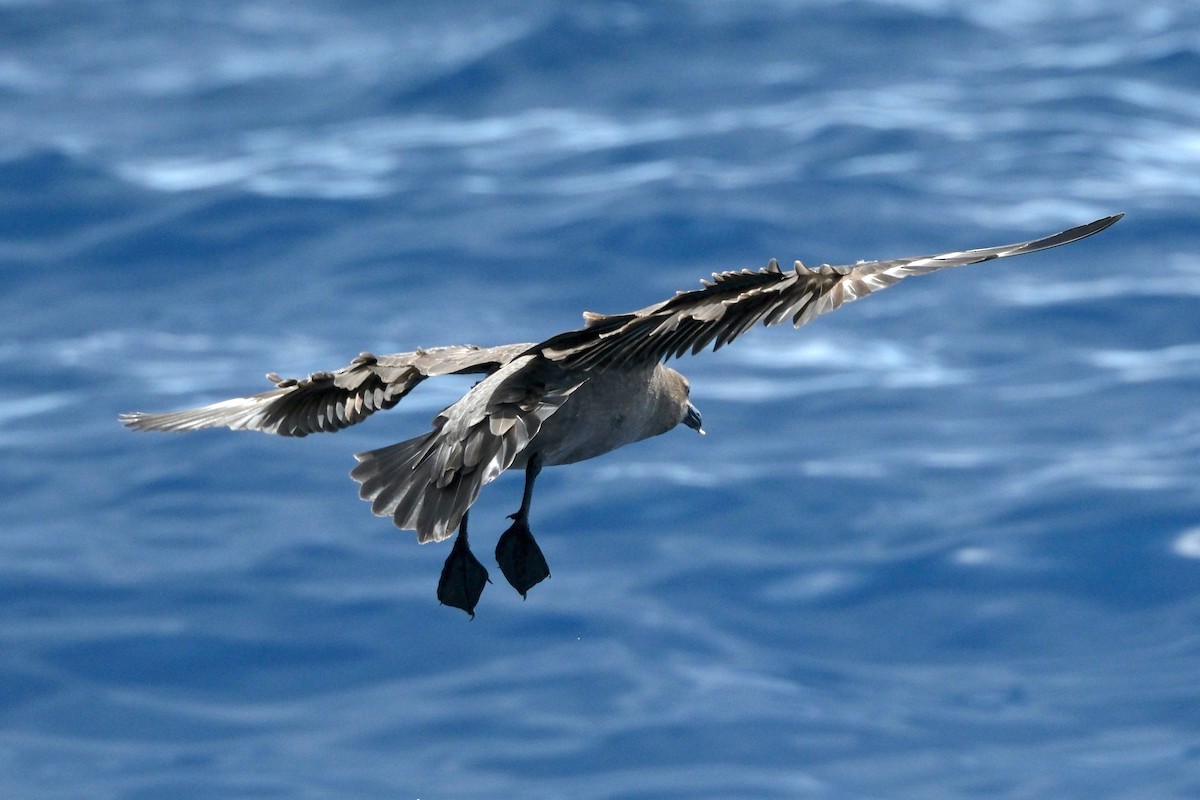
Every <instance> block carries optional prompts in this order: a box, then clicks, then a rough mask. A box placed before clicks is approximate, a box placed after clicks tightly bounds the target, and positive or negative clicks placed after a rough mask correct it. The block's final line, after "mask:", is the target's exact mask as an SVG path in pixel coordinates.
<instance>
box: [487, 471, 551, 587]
mask: <svg viewBox="0 0 1200 800" xmlns="http://www.w3.org/2000/svg"><path fill="white" fill-rule="evenodd" d="M541 471H542V456H541V454H540V453H534V454H533V455H532V456H530V457H529V463H527V464H526V465H525V494H524V496H523V497H522V498H521V507H520V508H519V509H517V513H515V514H513V515H512V516H511V517H509V519H511V520H516V521H515V522H513V524H512V527H511V528H509V529H508V530H506V531H505V532H504V533H502V534H500V541H498V542H496V562H497V563H499V564H500V571H501V572H503V573H504V577H506V578H508V582H509V583H511V584H512V585H513V588H514V589H516V590H517V591H518V592H520V593H521V597H524V596H525V593H526V592H528V591H529V590H530V589H532V588H533V587H534V586H537V585H538V584H539V583H541V582H542V581H543V580H545V579H546V578H549V577H550V567H548V566H547V565H546V557H545V556H543V555H542V548H540V547H538V543H537V542H535V541H534V540H533V534H532V533H530V532H529V503H530V501H531V500H533V484H534V481H536V480H537V476H538V473H539V472H541Z"/></svg>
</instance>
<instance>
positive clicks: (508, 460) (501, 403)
mask: <svg viewBox="0 0 1200 800" xmlns="http://www.w3.org/2000/svg"><path fill="white" fill-rule="evenodd" d="M586 380H587V377H586V375H583V374H579V375H575V376H570V375H567V374H566V373H564V371H563V370H562V369H561V368H560V367H559V366H558V365H557V364H554V363H553V362H549V361H546V360H545V359H543V358H540V357H538V356H524V357H522V358H519V359H516V360H514V361H512V362H510V363H509V364H507V365H506V366H505V367H503V368H502V369H501V370H499V371H498V372H496V373H494V374H492V375H490V376H488V377H487V378H485V379H484V380H482V381H480V382H479V383H478V384H476V385H475V386H474V387H473V388H472V389H471V390H470V391H469V392H467V393H466V394H465V395H463V397H462V398H461V399H460V400H459V401H458V402H456V403H454V404H453V405H451V406H450V407H449V408H447V409H445V410H444V411H442V412H441V413H440V414H438V415H437V416H436V417H435V418H434V420H433V430H432V431H430V432H429V433H426V434H424V435H422V436H418V437H416V438H415V439H409V440H408V441H404V442H400V443H399V444H393V445H389V446H387V447H382V448H380V449H378V450H371V451H369V452H366V453H358V454H357V455H355V458H357V459H358V461H359V464H358V466H357V467H355V468H354V469H353V470H352V471H351V472H350V476H351V477H352V478H354V480H356V481H358V482H359V483H360V484H362V486H361V488H360V491H359V496H360V497H362V498H363V499H364V500H370V501H371V510H372V511H373V512H374V513H375V514H378V515H379V516H390V517H391V518H392V519H393V521H394V522H395V523H396V526H397V527H399V528H402V529H405V530H408V529H412V530H415V531H416V532H417V540H418V541H420V542H422V543H424V542H431V541H432V542H439V541H441V540H442V539H445V538H446V537H448V536H449V535H450V534H451V533H453V532H454V529H455V528H457V527H458V524H459V522H460V521H461V520H462V517H463V514H465V513H466V512H467V509H468V508H470V507H471V504H472V503H474V502H475V498H476V497H478V496H479V490H480V489H482V488H483V486H484V485H485V484H487V483H489V482H491V481H492V480H494V479H495V478H496V477H497V476H498V475H500V473H502V472H503V471H504V470H506V469H508V468H509V467H510V466H512V464H513V462H514V461H516V460H517V458H518V456H520V454H521V452H522V451H523V450H524V449H525V447H526V446H527V445H528V444H529V442H530V440H532V439H533V437H534V436H536V435H537V433H538V431H539V430H540V429H541V427H542V423H544V422H545V421H546V420H547V419H549V418H550V416H551V415H553V414H554V413H555V412H556V411H558V409H559V408H561V407H562V405H563V403H565V402H566V401H567V399H568V398H569V397H570V396H571V394H572V393H573V392H574V391H575V390H576V389H578V388H579V386H580V385H581V384H582V383H583V382H584V381H586Z"/></svg>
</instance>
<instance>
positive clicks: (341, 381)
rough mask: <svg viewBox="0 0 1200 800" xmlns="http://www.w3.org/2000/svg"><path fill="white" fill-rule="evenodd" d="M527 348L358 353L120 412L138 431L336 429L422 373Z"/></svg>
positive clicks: (488, 366) (491, 360)
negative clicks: (303, 374) (323, 365)
mask: <svg viewBox="0 0 1200 800" xmlns="http://www.w3.org/2000/svg"><path fill="white" fill-rule="evenodd" d="M529 347H530V345H528V344H510V345H502V346H500V347H487V348H482V347H476V346H474V345H452V346H449V347H434V348H430V349H428V350H417V351H416V352H414V353H397V354H395V355H390V356H374V355H371V354H370V353H363V354H362V355H360V356H359V357H358V358H356V359H354V360H353V361H352V362H350V364H349V365H348V366H345V367H342V368H341V369H339V370H337V371H336V372H314V373H313V374H311V375H309V376H308V377H307V378H301V379H299V380H296V379H294V378H288V379H286V380H285V379H281V378H279V376H277V375H268V376H267V378H268V379H269V380H271V381H273V382H274V383H275V388H274V389H272V390H271V391H268V392H263V393H262V394H256V395H251V396H250V397H237V398H234V399H232V400H224V401H222V402H220V403H213V404H212V405H208V406H203V407H201V408H191V409H187V410H185V411H175V412H169V413H166V414H145V413H142V412H140V411H136V412H133V413H130V414H122V415H121V417H120V419H121V422H122V423H124V424H125V425H126V426H127V427H129V428H135V429H137V430H143V431H192V430H197V429H200V428H232V429H234V430H251V431H262V432H263V433H274V434H278V435H280V436H307V435H308V434H310V433H318V432H324V431H337V430H341V429H342V428H345V427H348V426H350V425H354V424H356V423H358V422H362V421H363V420H364V419H366V418H367V417H368V416H370V415H371V414H373V413H374V412H376V411H382V410H384V409H388V408H391V407H392V406H394V405H396V403H398V402H400V400H401V399H402V398H403V397H404V396H405V395H407V394H408V393H409V392H411V391H412V390H413V388H414V387H415V386H416V385H417V384H418V383H420V382H421V381H423V380H425V379H426V378H430V377H434V376H437V375H464V374H469V373H484V374H490V373H492V372H495V371H496V370H498V369H499V368H500V367H502V366H503V365H505V364H507V363H508V362H509V361H511V360H512V359H513V358H515V357H516V356H518V355H520V354H521V353H522V352H524V351H526V350H528V349H529Z"/></svg>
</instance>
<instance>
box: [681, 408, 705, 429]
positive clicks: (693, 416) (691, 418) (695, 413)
mask: <svg viewBox="0 0 1200 800" xmlns="http://www.w3.org/2000/svg"><path fill="white" fill-rule="evenodd" d="M683 424H684V425H687V426H688V427H689V428H691V429H692V430H694V431H696V432H697V433H699V434H700V435H701V436H703V435H704V428H701V427H700V425H701V424H702V423H701V419H700V411H699V409H697V408H696V407H695V406H694V405H692V404H691V403H688V405H687V414H686V415H685V416H684V418H683Z"/></svg>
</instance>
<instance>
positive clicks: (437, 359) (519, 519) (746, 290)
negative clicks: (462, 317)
mask: <svg viewBox="0 0 1200 800" xmlns="http://www.w3.org/2000/svg"><path fill="white" fill-rule="evenodd" d="M1122 216H1123V215H1122V214H1115V215H1113V216H1109V217H1104V218H1103V219H1098V220H1096V221H1095V222H1090V223H1088V224H1087V225H1081V226H1079V227H1077V228H1071V229H1070V230H1067V231H1063V232H1062V233H1056V234H1054V235H1052V236H1046V237H1043V238H1040V239H1034V240H1031V241H1027V242H1019V243H1016V244H1009V245H1001V246H999V247H985V248H980V249H976V250H964V251H960V252H954V253H943V254H942V255H934V256H919V257H916V258H898V259H891V260H888V261H860V262H859V263H857V264H852V265H847V266H830V265H822V266H819V267H815V268H809V267H806V266H804V265H803V264H801V263H800V262H799V261H797V262H796V263H795V264H794V266H793V267H792V268H791V269H786V270H785V269H782V268H780V266H779V264H778V263H777V262H776V261H775V260H774V259H772V260H771V261H770V263H769V264H767V266H766V267H764V268H763V269H760V270H757V271H751V270H741V271H731V272H720V273H715V274H714V275H713V277H712V279H711V280H706V281H703V282H702V287H701V288H700V289H696V290H694V291H690V292H678V293H677V294H676V295H675V296H674V297H671V298H669V299H667V300H664V301H662V302H661V303H656V304H654V305H652V306H647V307H646V308H643V309H641V310H640V311H633V312H630V313H628V314H594V313H591V312H586V313H585V314H584V327H582V328H578V329H576V330H572V331H567V332H565V333H560V334H558V335H557V336H552V337H550V338H549V339H546V340H545V341H542V342H536V343H520V344H508V345H500V346H498V347H476V346H474V345H451V346H448V347H434V348H430V349H427V350H426V349H419V350H416V351H415V352H411V353H398V354H395V355H387V356H375V355H372V354H370V353H363V354H361V355H359V356H358V357H357V358H355V359H354V360H353V361H351V362H350V364H349V365H348V366H345V367H343V368H341V369H339V370H336V371H334V372H314V373H313V374H311V375H309V376H308V377H307V378H303V379H299V380H296V379H287V380H283V379H280V378H279V376H277V375H274V374H271V375H268V376H267V378H268V379H269V380H271V381H272V382H273V383H274V384H275V388H274V389H271V390H270V391H267V392H263V393H261V394H256V395H251V396H250V397H239V398H235V399H233V400H225V401H223V402H220V403H214V404H212V405H208V406H204V407H202V408H194V409H188V410H186V411H176V412H171V413H165V414H146V413H142V412H134V413H130V414H122V415H121V417H120V419H121V422H123V423H124V424H125V425H126V426H128V427H130V428H135V429H137V430H144V431H191V430H197V429H199V428H222V427H224V428H232V429H234V430H255V431H262V432H264V433H273V434H278V435H280V436H307V435H308V434H310V433H318V432H326V431H337V430H341V429H342V428H345V427H347V426H350V425H354V424H356V423H358V422H361V421H362V420H364V419H366V418H367V417H368V416H370V415H371V414H372V413H374V412H376V411H382V410H384V409H388V408H391V407H392V406H394V405H396V404H397V403H398V402H400V400H401V399H403V398H404V396H405V395H407V394H408V393H409V392H410V391H412V389H413V388H414V387H415V386H416V385H417V384H418V383H420V382H421V381H423V380H425V379H426V378H433V377H437V376H439V375H463V374H481V375H484V376H485V377H484V378H483V379H482V380H480V381H479V383H477V384H475V386H473V387H472V388H471V389H470V390H468V391H467V393H466V394H464V395H463V396H462V398H461V399H459V400H458V401H457V402H455V403H454V404H452V405H450V406H449V407H447V408H446V409H445V410H443V411H442V412H441V413H439V414H438V415H437V416H436V417H434V418H433V425H432V429H431V430H429V431H428V432H426V433H423V434H421V435H420V436H417V437H416V438H414V439H409V440H407V441H404V442H400V443H398V444H393V445H389V446H387V447H382V448H380V449H378V450H370V451H368V452H365V453H359V454H357V455H356V456H355V458H357V459H358V461H359V464H358V466H356V467H355V468H354V469H353V471H351V473H350V475H351V476H352V477H353V478H354V480H356V481H358V482H359V483H360V484H361V487H360V490H359V494H360V496H361V497H362V498H363V499H364V500H370V501H371V510H372V511H373V512H374V513H375V514H377V515H380V516H389V517H391V518H392V520H393V521H394V522H395V523H396V525H397V526H398V527H400V528H403V529H405V530H415V531H416V532H417V540H418V541H419V542H422V543H424V542H440V541H442V540H443V539H446V538H449V536H450V535H451V534H452V533H454V532H455V531H456V530H457V531H458V536H457V537H456V539H455V541H454V545H453V547H452V548H451V552H450V555H449V556H448V557H447V559H446V564H445V566H444V568H443V569H442V575H441V580H440V581H439V583H438V599H439V600H440V601H441V602H442V603H445V604H446V605H451V606H454V607H456V608H461V609H463V610H464V611H466V612H467V613H468V614H470V615H471V616H472V617H473V616H474V614H475V605H476V603H478V601H479V597H480V594H481V593H482V592H483V587H484V585H485V584H486V583H487V582H488V575H487V570H486V569H485V568H484V567H483V565H482V564H480V563H479V561H478V559H476V558H475V556H474V555H473V554H472V553H471V550H470V548H469V547H468V543H467V512H468V510H469V509H470V507H471V505H472V503H474V502H475V499H476V498H477V497H478V496H479V491H480V490H481V489H482V488H483V486H484V485H485V484H487V483H489V482H490V481H492V480H494V479H495V478H496V477H497V476H498V475H499V474H500V473H502V472H504V471H505V470H506V469H510V468H512V467H517V468H523V469H524V470H525V491H524V496H523V497H522V499H521V507H520V508H519V509H518V510H517V512H516V513H515V514H513V515H512V517H511V519H513V524H512V526H511V527H510V528H509V529H508V530H506V531H505V532H504V533H503V534H501V536H500V539H499V542H498V543H497V545H496V560H497V562H498V563H499V565H500V569H501V571H502V572H503V573H504V576H505V578H507V579H508V581H509V583H511V584H512V585H513V587H514V588H516V590H517V591H518V592H520V593H521V595H522V596H524V595H525V593H526V592H528V591H529V589H530V588H531V587H533V586H534V585H536V584H537V583H538V582H540V581H541V580H542V579H544V578H546V577H548V576H549V574H550V570H549V568H548V567H547V565H546V559H545V558H544V557H543V555H542V551H541V549H540V548H539V547H538V545H537V542H536V541H534V538H533V536H532V534H531V533H530V530H529V506H530V501H531V499H532V496H533V485H534V481H535V480H536V479H537V476H538V473H539V472H540V471H541V469H542V467H548V466H555V465H558V464H572V463H574V462H576V461H583V460H585V459H589V458H594V457H596V456H599V455H603V454H604V453H607V452H610V451H612V450H616V449H617V448H619V447H624V446H625V445H627V444H632V443H633V442H637V441H641V440H642V439H647V438H649V437H651V436H657V435H659V434H661V433H666V432H667V431H669V430H671V429H672V428H674V427H675V426H677V425H679V424H681V423H682V424H683V425H686V426H687V427H689V428H692V429H694V430H696V431H699V432H700V433H704V429H703V428H702V427H701V421H700V412H699V411H698V410H697V409H696V407H695V406H694V405H692V403H691V401H690V400H689V399H688V393H689V385H688V381H687V379H686V378H685V377H683V375H681V374H680V373H678V372H676V371H675V370H673V369H671V368H670V367H668V366H666V365H665V364H663V363H662V362H663V361H664V360H666V359H668V358H673V357H678V356H682V355H683V354H685V353H688V352H690V353H692V354H696V353H699V352H700V351H701V350H703V349H705V348H706V347H708V346H709V345H710V344H711V345H712V346H713V349H714V350H716V349H719V348H720V347H722V346H723V345H725V344H727V343H729V342H731V341H733V339H735V338H736V337H737V336H739V335H741V334H742V333H744V332H745V331H747V330H748V329H749V328H751V327H752V326H753V325H755V324H756V323H758V322H762V323H763V324H764V325H774V324H776V323H780V322H783V321H784V320H791V322H792V324H793V325H794V326H795V327H797V328H798V327H800V326H801V325H804V324H806V323H808V322H810V321H811V320H813V319H815V318H816V317H818V316H820V315H821V314H824V313H826V312H829V311H833V310H834V309H836V308H838V307H840V306H841V305H843V304H845V303H849V302H850V301H852V300H857V299H859V298H860V297H865V296H866V295H868V294H871V293H872V292H874V291H877V290H879V289H883V288H886V287H888V286H891V285H892V284H893V283H896V282H897V281H899V280H901V279H902V278H907V277H909V276H910V275H924V274H926V273H929V272H934V271H936V270H939V269H943V268H945V267H958V266H963V265H966V264H977V263H980V262H983V261H991V260H993V259H997V258H1007V257H1008V256H1016V255H1022V254H1025V253H1033V252H1036V251H1038V250H1045V249H1047V248H1050V247H1058V246H1059V245H1064V244H1069V243H1071V242H1075V241H1078V240H1080V239H1083V238H1085V237H1087V236H1091V235H1092V234H1095V233H1099V232H1100V231H1102V230H1104V229H1105V228H1107V227H1109V226H1110V225H1112V224H1113V223H1115V222H1116V221H1117V220H1119V219H1120V218H1121V217H1122Z"/></svg>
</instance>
